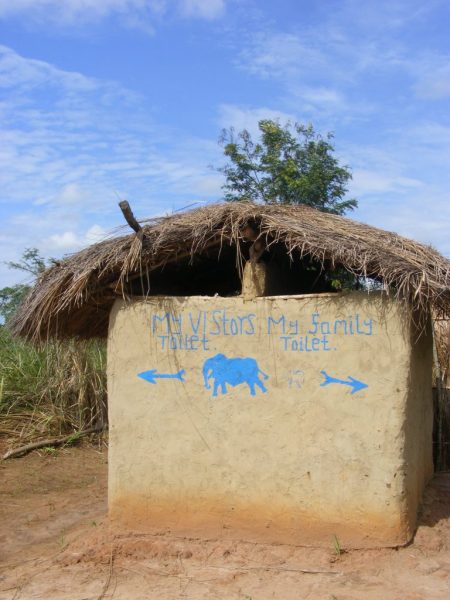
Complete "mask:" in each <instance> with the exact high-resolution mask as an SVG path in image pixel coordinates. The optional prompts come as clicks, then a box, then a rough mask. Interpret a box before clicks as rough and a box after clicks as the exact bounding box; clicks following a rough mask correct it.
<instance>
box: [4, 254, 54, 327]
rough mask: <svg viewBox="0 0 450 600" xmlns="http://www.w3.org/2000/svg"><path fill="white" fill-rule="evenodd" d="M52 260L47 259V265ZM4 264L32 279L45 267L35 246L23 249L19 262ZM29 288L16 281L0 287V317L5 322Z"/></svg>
mask: <svg viewBox="0 0 450 600" xmlns="http://www.w3.org/2000/svg"><path fill="white" fill-rule="evenodd" d="M54 262H55V261H54V260H53V259H50V260H49V261H48V263H49V265H51V264H53V263H54ZM6 264H7V265H8V267H9V268H10V269H15V270H19V271H24V272H25V273H28V274H29V275H31V276H32V277H33V279H35V278H36V277H38V276H39V275H40V274H41V273H42V272H43V271H45V269H46V268H47V264H46V262H45V259H44V258H42V256H41V255H40V252H39V250H38V249H37V248H27V249H26V250H24V252H23V254H22V258H21V259H20V261H19V262H7V263H6ZM30 289H31V286H30V285H28V284H25V283H17V284H16V285H13V286H9V287H4V288H1V289H0V317H2V318H3V319H4V321H5V322H8V320H9V319H10V318H11V317H12V316H13V315H14V313H15V312H16V311H17V309H18V308H19V305H20V304H21V303H22V302H23V300H24V299H25V296H26V295H27V294H28V292H29V291H30Z"/></svg>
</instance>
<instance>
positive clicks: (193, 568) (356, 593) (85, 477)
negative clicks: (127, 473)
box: [0, 444, 450, 600]
mask: <svg viewBox="0 0 450 600" xmlns="http://www.w3.org/2000/svg"><path fill="white" fill-rule="evenodd" d="M106 470H107V452H106V447H105V445H104V444H103V445H96V446H91V445H84V446H81V447H76V448H70V449H62V450H58V451H56V452H52V453H50V454H49V453H48V452H34V453H33V454H31V455H29V456H26V457H24V458H21V459H13V460H9V461H4V462H2V463H0V481H1V489H0V598H1V599H2V600H3V599H8V600H18V599H20V600H26V599H31V598H34V599H36V598H42V599H46V600H47V599H48V600H66V599H67V600H69V599H70V600H91V599H92V600H102V599H108V598H114V599H116V600H121V599H124V600H125V599H126V600H140V599H144V598H150V599H158V600H168V599H178V598H180V599H191V600H202V599H208V600H210V599H211V600H213V599H223V600H233V599H241V600H265V599H269V598H276V599H280V600H294V599H295V600H304V599H311V600H321V599H327V600H350V599H358V600H360V599H364V600H366V599H367V600H371V599H377V600H379V599H382V600H391V599H392V600H394V599H395V600H422V599H430V600H431V599H434V598H446V599H447V598H450V473H448V474H440V475H439V476H437V477H435V479H434V481H433V483H432V484H431V485H430V487H429V489H428V491H427V494H426V498H425V503H424V509H423V514H422V517H421V521H420V526H419V528H418V531H417V535H416V537H415V540H414V542H413V543H412V544H410V545H409V546H407V547H405V548H400V549H398V550H396V549H387V550H386V549H384V550H364V551H350V552H345V549H343V550H344V551H343V552H341V554H337V553H336V549H335V548H334V547H333V542H332V540H330V548H329V549H314V548H301V547H300V548H299V547H294V546H282V545H264V544H253V543H247V542H242V541H236V542H224V541H221V540H217V539H216V540H214V539H209V540H199V539H188V538H178V537H175V536H173V535H161V536H148V535H142V536H118V535H114V534H113V533H112V532H110V531H109V529H108V523H107V519H106V479H107V473H106Z"/></svg>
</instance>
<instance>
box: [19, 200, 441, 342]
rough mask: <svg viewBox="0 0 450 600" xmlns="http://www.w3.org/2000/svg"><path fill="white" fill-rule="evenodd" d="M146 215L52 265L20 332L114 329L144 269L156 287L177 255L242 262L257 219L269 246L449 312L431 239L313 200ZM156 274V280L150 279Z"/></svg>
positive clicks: (38, 335) (42, 334) (187, 261)
mask: <svg viewBox="0 0 450 600" xmlns="http://www.w3.org/2000/svg"><path fill="white" fill-rule="evenodd" d="M141 223H142V225H143V228H142V230H141V232H140V234H139V235H136V234H135V233H131V234H129V235H124V236H122V237H117V238H112V239H108V240H106V241H103V242H101V243H98V244H94V245H93V246H90V247H89V248H86V249H85V250H82V251H81V252H78V253H77V254H74V255H72V256H70V257H68V258H66V259H65V260H63V261H62V262H61V263H59V264H57V265H55V266H53V267H52V268H50V269H48V270H47V271H46V272H45V273H44V274H43V275H42V276H41V277H40V278H39V280H38V282H37V283H36V285H35V287H34V288H33V290H32V292H31V293H30V295H29V297H28V298H27V300H26V302H25V303H24V305H23V307H22V308H21V310H20V311H19V313H18V314H17V315H16V317H15V319H14V321H13V323H12V328H13V331H14V332H15V333H16V334H18V335H22V336H25V337H27V338H29V339H34V340H37V339H43V338H46V337H47V336H49V335H50V336H58V337H67V336H72V335H78V336H81V337H93V336H106V334H107V327H108V315H109V311H110V309H111V307H112V304H113V302H114V299H115V298H116V297H117V296H118V295H123V294H126V293H127V286H129V285H130V284H129V282H130V281H133V280H134V281H136V277H138V278H141V279H142V281H141V283H142V289H143V290H144V287H145V290H146V291H145V293H148V290H149V289H150V293H152V291H151V289H152V288H151V282H152V277H153V276H154V275H155V274H156V273H158V272H161V269H164V268H167V266H168V265H170V264H173V263H174V261H175V262H176V263H180V262H181V263H183V264H184V265H185V266H186V269H189V268H190V265H192V262H193V261H195V260H196V259H197V257H201V256H202V255H204V254H205V253H208V252H209V253H211V252H212V251H214V252H215V254H214V256H215V258H216V259H217V258H219V257H220V256H223V253H225V251H226V249H227V248H228V249H230V248H233V249H234V257H235V258H234V260H235V262H236V261H237V263H238V266H239V264H241V265H242V260H243V250H242V249H243V248H245V247H246V244H245V240H244V238H243V234H242V232H243V230H244V229H245V228H246V226H247V225H248V224H251V226H252V227H253V229H254V230H256V231H257V232H259V235H260V239H262V240H263V241H264V242H265V244H266V245H267V247H268V248H269V251H270V249H271V248H274V247H279V246H280V244H283V245H284V247H285V249H286V252H287V254H288V255H289V256H290V257H292V258H293V259H294V258H297V259H298V258H300V259H302V258H303V259H304V258H310V259H312V260H314V261H316V262H317V263H319V264H320V265H321V266H322V267H323V268H324V269H330V268H335V267H337V266H342V267H344V268H345V269H347V270H348V271H350V272H351V273H353V274H356V275H358V276H361V277H369V278H374V279H376V280H377V281H380V282H382V283H383V284H384V285H385V286H387V287H389V288H390V289H391V290H393V293H394V294H395V295H396V296H397V297H398V298H403V299H404V298H406V299H407V300H408V301H410V302H411V303H413V304H414V305H415V306H417V307H420V308H421V309H426V310H428V308H429V307H430V306H432V307H433V308H434V309H435V310H437V311H439V312H440V313H441V314H445V315H449V314H450V261H449V260H447V259H446V258H444V257H443V256H442V255H440V254H439V253H438V252H436V251H435V250H433V249H432V248H431V247H427V246H424V245H421V244H418V243H416V242H413V241H411V240H408V239H406V238H403V237H401V236H399V235H396V234H394V233H389V232H387V231H383V230H380V229H376V228H374V227H369V226H368V225H364V224H362V223H358V222H355V221H351V220H349V219H347V218H344V217H339V216H336V215H332V214H327V213H323V212H319V211H317V210H314V209H312V208H309V207H306V206H281V205H255V204H252V203H245V202H239V203H227V204H215V205H208V206H205V207H202V208H197V209H195V210H191V211H187V212H183V213H175V214H173V215H170V216H166V217H161V218H156V219H152V220H149V221H145V222H144V221H143V222H141ZM247 248H248V243H247ZM221 253H222V254H221ZM148 280H149V281H150V288H149V287H148V285H147V283H146V285H145V286H144V283H143V282H148ZM129 289H130V288H128V291H129Z"/></svg>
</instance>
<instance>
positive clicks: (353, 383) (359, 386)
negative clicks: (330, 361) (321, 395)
mask: <svg viewBox="0 0 450 600" xmlns="http://www.w3.org/2000/svg"><path fill="white" fill-rule="evenodd" d="M320 372H321V373H322V375H323V376H324V377H325V380H324V381H322V383H321V384H320V387H323V386H325V385H329V384H330V383H340V384H341V385H349V386H350V387H351V388H352V391H351V392H350V394H355V393H356V392H359V391H360V390H363V389H364V388H366V387H369V386H368V385H367V383H363V382H362V381H358V380H357V379H354V378H353V377H350V376H348V379H337V378H336V377H331V376H330V375H328V373H327V372H326V371H320Z"/></svg>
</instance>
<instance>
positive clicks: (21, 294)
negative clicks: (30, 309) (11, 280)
mask: <svg viewBox="0 0 450 600" xmlns="http://www.w3.org/2000/svg"><path fill="white" fill-rule="evenodd" d="M29 291H30V286H29V285H24V284H22V283H18V284H17V285H13V286H11V287H4V288H1V289H0V316H1V317H3V320H4V321H5V323H7V322H8V321H9V319H10V318H11V317H12V316H13V315H14V313H15V312H16V310H17V309H18V308H19V306H20V304H21V303H22V302H23V301H24V300H25V297H26V295H27V294H28V292H29Z"/></svg>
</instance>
